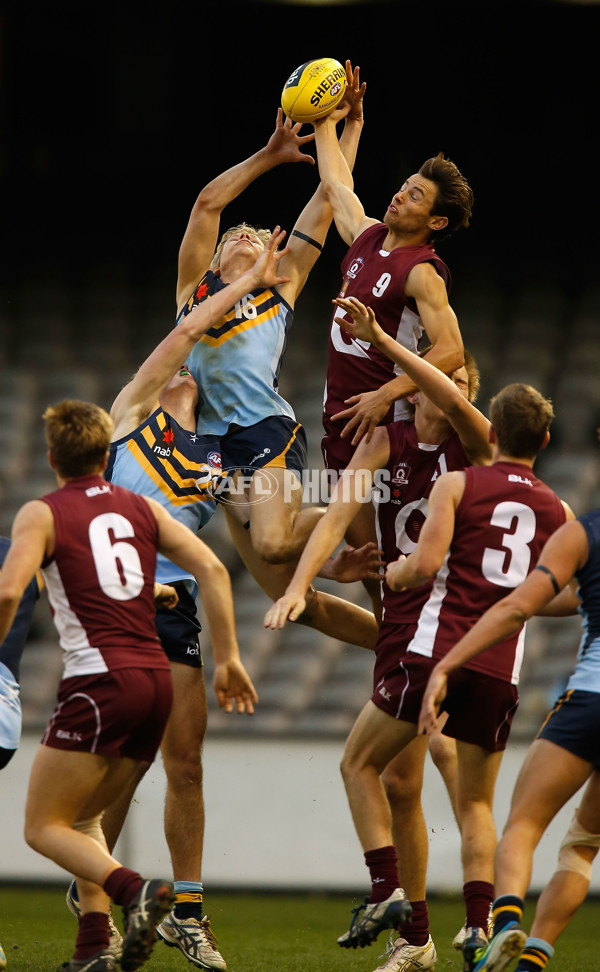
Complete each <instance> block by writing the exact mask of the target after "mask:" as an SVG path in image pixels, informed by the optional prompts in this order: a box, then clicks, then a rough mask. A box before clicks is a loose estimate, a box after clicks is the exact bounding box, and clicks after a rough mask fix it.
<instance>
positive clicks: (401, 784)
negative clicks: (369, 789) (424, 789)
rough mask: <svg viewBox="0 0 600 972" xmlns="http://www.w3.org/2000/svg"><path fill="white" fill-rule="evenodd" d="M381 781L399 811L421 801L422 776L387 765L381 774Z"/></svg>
mask: <svg viewBox="0 0 600 972" xmlns="http://www.w3.org/2000/svg"><path fill="white" fill-rule="evenodd" d="M381 782H382V783H383V788H384V790H385V795H386V796H387V798H388V802H389V804H390V807H391V808H392V809H393V810H396V811H399V810H402V809H405V808H408V807H410V806H413V805H415V804H418V803H420V800H421V778H420V776H417V775H415V774H411V773H402V772H399V771H398V770H396V769H390V768H389V767H386V769H384V771H383V773H382V774H381Z"/></svg>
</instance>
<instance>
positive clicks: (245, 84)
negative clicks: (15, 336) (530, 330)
mask: <svg viewBox="0 0 600 972" xmlns="http://www.w3.org/2000/svg"><path fill="white" fill-rule="evenodd" d="M599 26H600V16H599V9H598V8H597V7H596V6H594V5H589V4H584V5H574V4H561V3H550V2H539V3H530V2H524V3H514V4H512V3H494V2H488V3H484V4H481V3H480V4H475V3H474V4H464V3H449V2H448V3H438V2H435V0H434V2H432V3H410V4H409V3H403V2H390V3H378V2H366V3H364V2H363V3H361V2H358V3H349V4H348V3H342V4H314V3H313V4H297V3H292V4H285V3H281V2H272V3H253V2H247V3H226V2H223V3H218V4H212V3H208V2H196V3H185V4H184V3H180V2H178V0H162V2H152V0H149V2H146V3H143V4H142V3H127V2H120V3H115V2H114V0H108V2H106V3H96V4H91V3H86V2H84V3H64V2H60V0H59V2H57V3H53V4H42V3H40V2H34V3H27V2H21V3H12V4H8V5H5V7H4V10H3V13H2V19H1V27H2V49H1V56H2V65H1V82H2V89H1V101H0V132H1V137H0V193H1V201H2V204H1V211H2V218H1V219H0V234H1V241H2V260H1V262H0V287H1V289H2V295H3V297H4V298H6V299H12V300H14V299H17V298H16V293H15V290H16V289H19V290H20V292H21V293H20V297H19V299H20V300H23V299H27V300H28V301H35V302H36V303H38V302H42V303H43V301H44V284H45V283H47V282H48V281H51V280H52V279H53V278H60V279H61V280H62V281H63V282H69V281H71V282H73V284H74V285H77V283H78V281H80V280H81V278H82V277H83V276H85V274H86V273H89V271H90V267H93V266H94V265H95V264H107V265H120V272H121V273H122V274H125V275H128V277H129V279H130V280H131V282H132V283H134V284H135V285H139V287H144V286H146V285H147V283H148V281H150V280H152V281H154V282H156V280H157V279H161V280H164V282H165V287H166V288H169V299H170V294H171V293H172V292H173V288H174V284H175V274H176V256H177V248H178V245H179V241H180V238H181V234H182V232H183V229H184V227H185V223H186V220H187V215H188V212H189V209H190V207H191V205H192V203H193V200H194V198H195V195H196V193H197V191H198V190H199V189H200V188H201V186H202V185H203V184H204V183H205V182H206V181H208V180H209V179H210V178H211V177H212V176H214V175H215V174H217V173H218V172H219V171H220V169H222V168H224V167H226V166H228V165H230V164H233V163H235V162H237V161H239V160H240V159H241V158H243V157H244V156H245V155H246V154H249V153H251V152H252V151H254V150H256V149H257V148H259V147H260V146H261V145H262V144H264V142H265V141H266V139H267V137H268V135H269V134H270V132H271V130H272V125H273V120H274V115H275V110H276V107H277V105H278V100H279V94H280V90H281V87H282V85H283V83H284V82H285V80H286V78H287V75H288V74H289V73H290V72H291V70H292V69H293V68H294V67H296V66H297V64H299V63H302V62H303V61H304V60H307V59H310V58H311V57H315V56H321V55H327V56H334V57H337V58H338V59H340V60H344V59H345V58H346V57H350V58H351V59H352V60H353V62H355V63H358V64H360V66H361V69H362V78H363V79H364V80H365V81H367V84H368V93H367V99H366V104H365V112H366V126H365V131H364V135H363V139H362V146H361V149H360V155H359V160H358V162H357V166H356V170H355V177H356V186H357V191H358V192H359V195H360V197H361V199H362V201H363V203H364V205H365V208H366V210H367V212H368V213H369V214H370V215H376V216H379V215H380V214H382V213H383V211H384V209H385V206H386V205H387V202H388V200H389V197H390V194H391V191H392V190H393V189H394V187H396V186H397V185H398V184H399V183H400V181H401V179H402V178H403V177H404V176H405V175H406V174H407V173H409V172H410V171H413V170H414V169H415V168H416V167H417V166H418V165H419V164H420V163H421V161H422V160H423V159H425V158H427V157H428V156H430V155H432V154H434V153H436V152H437V151H438V150H443V151H445V152H446V153H447V154H448V155H450V157H451V158H453V159H454V160H455V161H456V162H457V164H458V165H459V166H460V168H461V169H462V170H463V171H464V172H465V174H466V175H467V176H468V178H469V179H470V181H471V182H472V185H473V187H474V189H475V193H476V208H475V212H474V218H473V223H472V227H471V229H470V230H469V231H468V232H467V233H461V234H460V235H459V236H457V237H456V238H455V240H454V241H452V242H451V243H448V244H446V246H445V247H444V249H443V255H444V256H445V257H446V258H447V259H448V262H449V263H450V264H451V267H452V270H453V274H454V278H455V286H456V287H464V286H468V283H469V280H471V279H472V275H473V274H474V273H477V272H478V270H479V269H480V268H481V267H482V266H483V267H484V268H486V269H487V270H488V272H490V271H493V272H495V273H496V274H497V275H498V276H499V278H500V279H505V280H506V283H507V285H510V282H511V281H514V280H515V279H521V278H522V277H523V275H527V274H528V273H529V272H530V271H531V269H532V268H537V269H538V270H542V271H544V272H547V273H548V275H549V276H550V277H553V278H556V276H558V277H560V279H561V280H562V281H563V282H564V286H565V287H566V288H576V287H578V286H579V285H580V284H581V282H582V281H586V280H589V279H590V278H591V277H593V276H594V275H595V274H596V273H597V267H598V256H599V246H598V241H597V233H596V232H595V224H596V222H597V220H598V215H599V213H598V185H597V183H598V177H597V173H598V154H597V141H598V138H597V78H596V74H595V68H594V62H595V58H596V54H597V48H596V44H597V37H598V28H599ZM314 185H315V170H313V169H312V168H309V167H308V166H306V167H304V166H295V167H291V166H288V167H284V168H282V169H280V170H278V171H276V172H273V173H271V174H270V175H268V176H267V177H264V178H263V179H262V180H260V181H259V182H258V183H257V184H256V185H255V186H253V187H252V188H251V189H250V190H248V192H247V193H246V194H245V197H244V200H243V204H240V205H236V206H232V207H231V209H230V214H231V217H232V219H236V220H237V218H238V217H243V216H247V218H249V219H251V220H255V221H260V222H261V223H262V224H263V225H272V224H273V223H275V222H280V223H281V224H282V225H283V226H284V227H285V228H287V229H291V226H292V222H293V219H294V217H295V216H296V215H297V213H298V211H299V207H300V205H301V204H302V203H303V201H304V200H305V198H306V197H307V195H308V193H310V191H311V190H312V188H313V187H314ZM341 252H343V248H342V247H341V246H340V244H339V240H338V238H337V236H336V234H335V232H332V233H331V235H330V241H329V245H328V249H327V251H326V253H325V255H324V258H323V259H322V261H321V263H320V265H319V266H318V268H317V269H316V270H315V273H314V275H313V281H314V282H311V284H310V285H309V286H311V287H315V286H318V285H319V284H320V283H323V285H324V286H325V287H326V288H327V294H328V295H329V294H330V292H331V289H332V286H335V284H336V283H337V259H338V255H339V254H341ZM323 313H324V314H327V313H328V308H327V303H325V305H324V306H323ZM81 339H82V340H85V335H84V334H82V335H81Z"/></svg>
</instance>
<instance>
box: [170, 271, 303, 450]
mask: <svg viewBox="0 0 600 972" xmlns="http://www.w3.org/2000/svg"><path fill="white" fill-rule="evenodd" d="M226 286H227V284H224V283H222V281H221V280H220V278H219V277H218V276H216V275H215V274H214V273H213V272H212V271H211V270H208V271H207V272H206V273H205V275H204V277H203V278H202V280H201V282H200V284H199V285H198V287H197V288H196V290H195V291H194V293H193V294H192V296H191V297H190V299H189V300H188V302H187V304H186V305H185V307H184V308H183V309H182V311H181V313H180V315H179V317H178V319H177V323H179V321H181V320H182V318H183V317H185V316H186V315H187V314H189V312H190V311H191V310H192V309H193V308H194V307H195V306H197V305H198V304H199V303H200V302H201V301H203V300H205V299H206V298H207V297H209V296H210V295H211V294H214V293H216V292H217V291H219V290H222V289H223V288H224V287H226ZM292 318H293V311H292V308H291V307H290V306H289V304H288V303H286V301H285V300H283V298H282V297H281V295H280V294H279V293H278V292H277V290H276V289H275V288H274V287H273V288H267V289H266V290H257V291H252V292H251V293H249V294H247V295H246V297H244V298H243V299H242V300H241V301H238V302H237V304H236V305H235V307H233V308H232V309H231V310H230V311H229V312H228V313H227V314H226V315H225V316H224V317H223V318H222V320H221V321H220V322H219V324H217V325H215V326H214V327H211V328H210V330H209V331H207V332H206V334H204V335H203V336H202V337H201V338H200V340H199V341H198V342H197V344H196V345H195V347H194V349H193V350H192V352H191V354H190V355H189V356H188V359H187V364H188V367H189V369H190V371H191V372H192V374H193V376H194V378H195V379H196V382H197V384H198V390H199V395H200V399H199V406H200V408H199V418H198V433H199V434H200V435H221V436H222V435H225V433H226V432H227V430H228V429H229V427H230V426H231V425H236V426H241V427H243V428H248V426H250V425H256V423H257V422H261V421H262V420H263V419H265V418H268V417H269V416H271V415H285V416H287V417H288V418H291V419H295V416H294V412H293V409H292V407H291V405H289V404H288V402H286V400H285V399H284V398H282V397H281V395H280V394H279V390H278V387H279V385H278V382H279V370H280V368H281V361H282V359H283V355H284V353H285V348H286V343H287V332H288V330H289V328H290V327H291V324H292Z"/></svg>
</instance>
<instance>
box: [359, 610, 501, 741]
mask: <svg viewBox="0 0 600 972" xmlns="http://www.w3.org/2000/svg"><path fill="white" fill-rule="evenodd" d="M415 629H416V624H402V625H400V624H392V623H391V622H390V623H386V622H385V621H384V622H382V624H381V627H380V629H379V638H378V639H377V645H376V646H375V652H376V662H375V674H374V679H373V685H374V691H373V695H372V696H371V701H372V702H373V704H374V705H376V706H377V708H378V709H381V710H382V711H383V712H387V714H388V715H390V716H392V717H393V718H395V719H402V720H403V721H404V722H413V723H417V722H418V721H419V714H420V711H421V703H422V701H423V694H424V692H425V687H426V685H427V682H428V679H429V675H430V674H431V671H432V669H433V668H434V666H435V664H436V660H435V659H434V658H429V657H428V656H426V655H419V654H418V653H417V652H414V651H407V650H406V645H408V644H409V643H410V641H411V640H412V637H413V635H414V632H415ZM518 704H519V696H518V692H517V687H516V685H511V683H510V682H505V681H504V680H503V679H501V678H492V676H490V675H483V674H482V673H480V672H475V671H472V670H471V669H468V668H459V669H458V671H456V672H452V674H451V675H450V676H449V678H448V694H447V696H446V698H445V700H444V702H443V703H442V707H441V711H442V712H447V713H448V719H447V720H446V723H445V725H444V728H443V729H442V732H443V734H444V735H445V736H451V737H452V738H454V739H459V740H460V741H461V742H466V743H473V745H475V746H481V747H482V748H483V749H486V750H488V752H491V753H495V752H499V751H501V750H503V749H506V743H507V741H508V736H509V733H510V727H511V725H512V721H513V718H514V715H515V712H516V711H517V706H518Z"/></svg>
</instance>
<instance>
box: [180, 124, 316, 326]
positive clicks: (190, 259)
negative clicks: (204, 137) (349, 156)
mask: <svg viewBox="0 0 600 972" xmlns="http://www.w3.org/2000/svg"><path fill="white" fill-rule="evenodd" d="M301 127H302V126H301V125H300V124H294V123H293V122H291V121H290V120H289V119H284V116H283V112H282V110H281V108H280V109H279V110H278V112H277V120H276V124H275V131H274V132H273V134H272V135H271V137H270V139H269V141H268V142H267V144H266V145H265V146H264V148H262V149H260V150H259V151H258V152H255V153H254V155H251V156H250V157H249V158H247V159H245V160H244V161H243V162H240V163H239V164H238V165H234V166H232V168H230V169H227V170H226V172H223V173H221V175H219V176H217V177H216V179H213V180H212V182H209V183H208V185H206V186H205V187H204V189H202V191H201V192H200V195H199V196H198V198H197V199H196V202H195V203H194V206H193V209H192V212H191V214H190V218H189V222H188V225H187V229H186V231H185V234H184V237H183V241H182V243H181V247H180V250H179V271H178V278H177V309H178V310H180V309H181V307H182V306H183V304H184V303H185V301H186V300H187V298H188V297H189V296H190V294H191V292H192V290H193V289H194V287H195V285H196V284H197V283H198V281H199V280H200V279H201V277H202V275H203V274H204V273H205V271H206V270H207V268H208V267H209V265H210V262H211V260H212V257H213V253H214V251H215V247H216V245H217V241H218V236H219V224H220V218H221V213H222V211H223V210H224V209H225V207H226V206H227V205H228V204H229V203H230V202H232V201H233V200H234V199H235V198H236V197H237V196H239V195H240V193H241V192H243V191H244V189H246V188H247V187H248V186H249V185H250V183H252V182H254V180H255V179H257V178H258V177H259V176H260V175H262V174H263V173H264V172H268V170H269V169H273V168H274V167H275V166H277V165H281V164H282V163H284V162H308V163H309V164H311V165H314V162H315V160H314V158H313V157H312V155H309V154H307V153H305V152H304V151H303V148H304V146H305V145H306V144H307V143H309V142H312V141H313V140H314V134H312V133H311V134H309V135H300V134H299V132H300V128H301Z"/></svg>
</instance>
